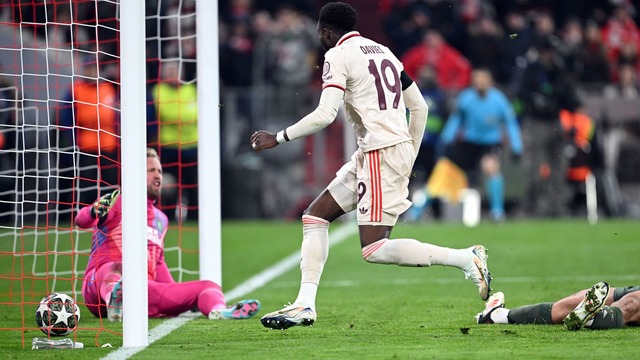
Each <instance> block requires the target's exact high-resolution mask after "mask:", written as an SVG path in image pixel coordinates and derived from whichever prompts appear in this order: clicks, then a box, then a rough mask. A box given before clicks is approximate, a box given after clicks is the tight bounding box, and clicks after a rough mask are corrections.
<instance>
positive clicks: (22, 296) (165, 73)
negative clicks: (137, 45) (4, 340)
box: [0, 0, 198, 346]
mask: <svg viewBox="0 0 640 360" xmlns="http://www.w3.org/2000/svg"><path fill="white" fill-rule="evenodd" d="M146 3H147V5H146V28H147V34H146V35H147V42H146V44H147V79H148V83H147V85H148V98H147V119H146V121H147V138H148V145H149V146H150V147H153V148H155V149H156V150H158V153H159V155H160V158H161V161H162V163H163V166H164V171H165V185H164V187H163V195H162V200H161V202H160V203H159V205H158V206H159V207H160V209H162V210H164V211H165V213H166V214H167V215H168V216H169V218H170V230H169V232H168V234H167V236H166V238H165V258H166V261H167V264H168V265H169V267H170V270H171V271H172V275H173V277H174V279H175V280H176V281H185V280H192V279H196V278H198V238H197V232H196V231H197V223H196V222H195V221H192V220H196V219H197V211H198V205H197V184H196V179H197V168H196V164H197V158H196V141H197V126H196V113H195V111H196V110H194V109H197V106H196V104H195V83H196V77H195V63H196V58H195V2H194V1H185V0H183V1H171V0H157V2H156V1H147V2H146ZM119 37H120V31H119V4H118V1H116V0H114V1H89V0H57V1H44V0H27V1H19V0H11V1H3V2H1V3H0V312H1V313H2V314H4V316H5V320H0V330H7V331H15V332H16V338H21V340H22V345H23V346H24V344H25V339H26V338H32V337H35V336H42V333H40V330H39V328H37V326H36V324H35V321H34V312H35V309H36V306H37V304H38V302H39V301H40V299H41V298H42V297H44V296H46V295H48V294H49V293H52V292H60V293H67V294H69V295H71V296H72V297H73V298H74V299H76V301H77V302H78V304H79V305H80V307H81V309H82V311H83V316H82V321H80V323H79V327H78V330H77V331H83V330H88V331H93V332H96V333H97V334H100V333H101V332H102V331H104V330H106V332H107V333H112V334H119V333H121V327H119V326H118V325H115V324H114V325H110V324H108V323H105V322H103V321H102V319H95V318H92V316H91V314H90V313H89V312H88V311H86V307H85V306H84V299H83V298H82V291H81V289H82V280H83V276H84V269H85V266H86V264H87V262H88V258H89V255H90V251H91V246H92V239H91V232H90V231H86V230H81V229H78V228H77V227H75V226H74V221H73V220H74V217H75V216H76V214H77V213H78V211H79V209H81V208H82V207H83V206H87V205H89V204H91V203H93V202H94V201H95V200H96V199H97V198H98V197H99V196H100V195H102V194H105V193H107V192H110V191H112V190H114V189H116V188H118V187H119V184H120V178H121V172H120V164H121V156H122V154H121V153H120V135H121V134H120V125H119V121H120V99H119V94H120V78H119V73H120V72H119V69H120V67H122V66H127V65H126V64H122V63H121V62H120V57H119V53H118V52H119V49H118V42H119ZM178 87H180V88H181V89H182V92H181V93H180V96H172V95H174V94H175V93H172V90H175V89H176V88H178ZM191 91H193V93H192V92H191ZM141 121H144V119H141ZM194 131H195V133H194ZM98 342H99V339H98V336H97V335H96V343H98Z"/></svg>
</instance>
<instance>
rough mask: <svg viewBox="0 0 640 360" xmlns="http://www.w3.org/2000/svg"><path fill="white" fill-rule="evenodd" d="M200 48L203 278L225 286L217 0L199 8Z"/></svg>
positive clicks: (201, 241)
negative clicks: (223, 274) (223, 272)
mask: <svg viewBox="0 0 640 360" xmlns="http://www.w3.org/2000/svg"><path fill="white" fill-rule="evenodd" d="M196 29H197V32H196V46H197V48H198V63H197V71H198V134H199V136H198V137H199V139H205V138H206V139H215V140H216V141H199V142H198V163H199V164H198V165H199V166H198V183H199V184H202V185H203V186H200V188H199V190H200V191H199V194H198V195H199V201H198V204H199V208H200V209H199V210H200V211H199V213H198V216H199V218H198V234H199V239H200V241H199V245H200V246H199V250H200V256H199V259H200V279H201V280H211V281H213V282H215V283H218V284H220V286H222V239H221V237H222V234H221V226H222V224H221V220H220V219H221V216H222V215H221V202H222V201H221V189H220V181H221V180H220V142H219V140H218V139H220V107H219V101H220V86H219V82H220V69H219V67H218V64H219V63H220V62H219V54H218V0H212V1H200V2H198V4H197V8H196Z"/></svg>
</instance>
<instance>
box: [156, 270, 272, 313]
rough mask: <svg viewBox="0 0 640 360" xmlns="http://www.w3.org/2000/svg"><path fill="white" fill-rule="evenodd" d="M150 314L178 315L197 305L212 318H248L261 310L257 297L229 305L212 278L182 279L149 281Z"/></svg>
mask: <svg viewBox="0 0 640 360" xmlns="http://www.w3.org/2000/svg"><path fill="white" fill-rule="evenodd" d="M148 286H149V317H160V316H176V315H179V314H181V313H183V312H185V311H189V310H191V309H193V308H194V307H196V306H197V307H198V310H200V312H201V313H202V314H204V315H205V316H209V318H211V319H246V318H250V317H252V316H253V315H255V314H256V313H257V312H258V311H259V310H260V303H259V302H258V301H257V300H243V301H241V302H240V303H238V304H236V305H234V306H232V307H227V305H226V303H225V300H224V294H223V293H222V289H221V288H220V285H218V284H216V283H214V282H212V281H209V280H196V281H187V282H182V283H161V282H157V281H149V285H148Z"/></svg>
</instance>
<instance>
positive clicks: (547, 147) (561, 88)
mask: <svg viewBox="0 0 640 360" xmlns="http://www.w3.org/2000/svg"><path fill="white" fill-rule="evenodd" d="M553 40H554V39H553V38H549V39H547V40H546V41H544V42H542V43H540V44H539V45H537V46H536V47H533V48H532V49H531V50H530V51H529V52H528V53H527V57H526V60H525V59H523V60H524V61H523V62H522V63H521V64H519V65H520V66H519V67H518V68H517V70H516V72H515V74H514V78H513V82H512V84H511V86H512V92H513V93H514V94H515V95H516V96H517V98H518V100H519V101H521V102H522V106H523V113H522V116H523V119H522V127H523V134H524V139H523V140H524V146H525V147H526V148H527V156H526V157H525V158H524V163H525V164H524V165H525V168H526V169H528V174H527V177H528V178H529V181H530V184H529V185H528V186H527V201H526V202H525V206H526V207H527V209H525V210H527V212H530V213H531V215H543V214H544V215H555V214H558V213H559V212H560V211H561V208H562V204H561V203H560V202H559V200H560V196H558V194H559V193H560V192H561V191H562V189H563V188H564V186H563V175H562V174H563V173H564V171H563V166H562V163H561V162H560V154H561V151H562V134H561V132H560V131H559V129H558V124H557V118H558V112H559V111H560V104H561V103H562V101H563V99H566V98H568V97H569V93H570V92H571V91H572V88H571V86H572V84H570V83H569V82H568V79H567V78H566V75H567V74H566V69H565V67H564V63H563V61H562V58H561V57H560V56H559V55H558V53H557V50H556V47H555V45H554V43H553Z"/></svg>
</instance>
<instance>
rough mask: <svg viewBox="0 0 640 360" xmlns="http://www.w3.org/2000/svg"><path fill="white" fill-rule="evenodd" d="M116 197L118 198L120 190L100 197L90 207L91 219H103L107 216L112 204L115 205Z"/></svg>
mask: <svg viewBox="0 0 640 360" xmlns="http://www.w3.org/2000/svg"><path fill="white" fill-rule="evenodd" d="M118 196H120V190H115V191H114V192H110V193H108V194H104V195H102V196H101V197H100V199H98V201H96V202H94V203H93V205H91V217H93V218H94V219H97V218H100V219H103V218H105V217H106V216H107V215H108V214H109V210H111V207H113V204H115V203H116V200H117V199H118Z"/></svg>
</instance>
